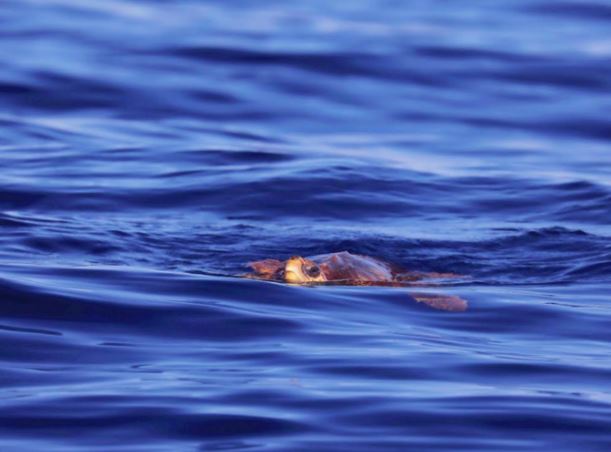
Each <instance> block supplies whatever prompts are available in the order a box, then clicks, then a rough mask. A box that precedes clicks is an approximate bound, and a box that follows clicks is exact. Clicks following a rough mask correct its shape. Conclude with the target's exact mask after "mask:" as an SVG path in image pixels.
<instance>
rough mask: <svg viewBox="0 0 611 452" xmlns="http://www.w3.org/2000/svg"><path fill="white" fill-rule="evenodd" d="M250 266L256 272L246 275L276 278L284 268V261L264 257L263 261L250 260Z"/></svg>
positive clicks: (258, 277)
mask: <svg viewBox="0 0 611 452" xmlns="http://www.w3.org/2000/svg"><path fill="white" fill-rule="evenodd" d="M248 266H249V267H250V268H252V269H253V270H254V273H251V274H249V275H246V276H247V277H250V278H256V279H276V278H277V275H278V273H279V272H280V271H282V269H284V262H282V261H279V260H278V259H263V260H262V261H256V262H249V263H248Z"/></svg>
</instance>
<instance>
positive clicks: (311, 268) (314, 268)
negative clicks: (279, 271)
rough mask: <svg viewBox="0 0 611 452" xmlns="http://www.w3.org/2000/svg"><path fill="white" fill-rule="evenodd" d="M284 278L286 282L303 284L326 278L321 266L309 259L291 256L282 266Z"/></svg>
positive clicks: (321, 280) (322, 280)
mask: <svg viewBox="0 0 611 452" xmlns="http://www.w3.org/2000/svg"><path fill="white" fill-rule="evenodd" d="M284 280H285V281H286V282H288V283H293V284H303V283H310V282H324V281H326V280H327V278H326V277H325V274H324V273H323V272H322V270H321V268H320V267H319V266H318V265H317V264H316V263H315V262H312V261H311V260H310V259H305V258H303V257H300V256H293V257H291V258H290V259H289V260H288V261H286V265H285V266H284Z"/></svg>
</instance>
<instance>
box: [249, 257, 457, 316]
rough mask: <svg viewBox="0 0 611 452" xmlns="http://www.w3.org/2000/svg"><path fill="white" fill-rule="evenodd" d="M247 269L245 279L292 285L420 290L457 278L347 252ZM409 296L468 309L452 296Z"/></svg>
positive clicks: (262, 263)
mask: <svg viewBox="0 0 611 452" xmlns="http://www.w3.org/2000/svg"><path fill="white" fill-rule="evenodd" d="M249 265H250V267H251V268H252V269H253V270H254V273H250V274H248V275H246V276H247V277H249V278H255V279H264V280H270V281H279V282H287V283H291V284H341V285H351V286H392V287H407V286H420V287H423V286H425V285H426V284H425V283H423V281H425V280H430V279H433V278H452V277H456V276H457V275H454V274H451V273H419V272H409V271H403V270H401V269H399V268H398V267H395V266H393V265H392V264H389V263H387V262H384V261H381V260H379V259H376V258H373V257H369V256H362V255H358V254H352V253H349V252H347V251H342V252H340V253H330V254H321V255H318V256H312V257H308V258H304V257H300V256H293V257H291V258H290V259H288V260H286V261H280V260H277V259H265V260H262V261H257V262H252V263H250V264H249ZM429 285H430V284H429ZM410 295H411V297H412V298H414V299H415V300H416V301H419V302H424V303H426V304H428V305H429V306H431V307H434V308H436V309H442V310H447V311H464V310H465V309H466V308H467V303H466V301H464V300H462V299H461V298H458V297H455V296H450V295H441V294H428V293H411V294H410Z"/></svg>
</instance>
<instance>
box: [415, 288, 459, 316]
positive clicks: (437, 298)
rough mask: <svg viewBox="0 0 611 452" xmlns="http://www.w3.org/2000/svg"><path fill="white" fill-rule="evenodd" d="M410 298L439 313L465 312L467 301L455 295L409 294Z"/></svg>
mask: <svg viewBox="0 0 611 452" xmlns="http://www.w3.org/2000/svg"><path fill="white" fill-rule="evenodd" d="M410 296H411V297H412V298H413V299H414V300H416V301H417V302H418V303H424V304H426V305H428V306H430V307H431V308H434V309H439V310H441V311H452V312H463V311H466V310H467V305H468V304H467V301H466V300H463V299H462V298H460V297H457V296H455V295H444V294H439V293H423V292H410Z"/></svg>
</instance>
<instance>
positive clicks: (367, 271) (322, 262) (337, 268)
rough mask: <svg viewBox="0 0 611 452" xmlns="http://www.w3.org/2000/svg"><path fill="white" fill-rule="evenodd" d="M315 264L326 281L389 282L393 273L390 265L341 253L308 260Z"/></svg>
mask: <svg viewBox="0 0 611 452" xmlns="http://www.w3.org/2000/svg"><path fill="white" fill-rule="evenodd" d="M309 259H310V260H312V261H314V262H316V263H317V264H318V265H319V266H320V268H321V270H322V271H323V273H324V274H325V276H326V277H327V280H328V281H353V282H359V281H376V282H386V281H388V282H390V281H392V280H393V272H392V269H391V267H390V265H388V264H386V263H385V262H382V261H379V260H377V259H374V258H373V257H369V256H360V255H358V254H351V253H349V252H347V251H342V252H341V253H331V254H321V255H319V256H313V257H310V258H309Z"/></svg>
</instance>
